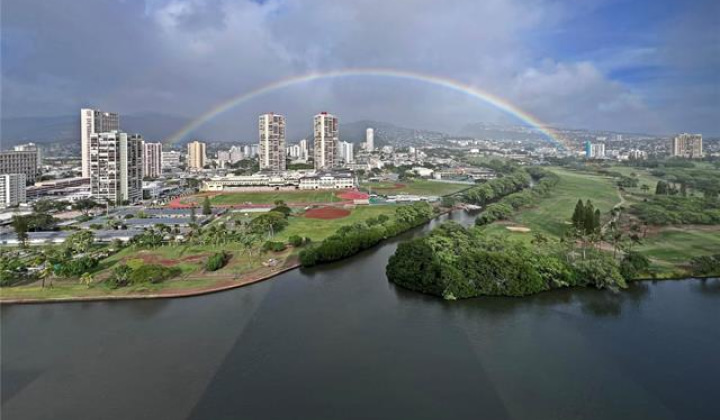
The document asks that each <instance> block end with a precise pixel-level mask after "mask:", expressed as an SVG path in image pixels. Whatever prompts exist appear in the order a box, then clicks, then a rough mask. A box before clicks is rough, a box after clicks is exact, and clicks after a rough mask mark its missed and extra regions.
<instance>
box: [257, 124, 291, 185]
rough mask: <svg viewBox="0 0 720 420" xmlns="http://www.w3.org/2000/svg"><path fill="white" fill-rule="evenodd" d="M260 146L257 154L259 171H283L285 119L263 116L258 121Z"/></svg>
mask: <svg viewBox="0 0 720 420" xmlns="http://www.w3.org/2000/svg"><path fill="white" fill-rule="evenodd" d="M258 129H259V133H260V144H259V148H258V154H259V158H260V170H263V171H274V172H279V171H284V170H285V168H286V166H285V117H283V116H282V115H279V114H273V113H269V114H263V115H261V116H260V118H259V119H258Z"/></svg>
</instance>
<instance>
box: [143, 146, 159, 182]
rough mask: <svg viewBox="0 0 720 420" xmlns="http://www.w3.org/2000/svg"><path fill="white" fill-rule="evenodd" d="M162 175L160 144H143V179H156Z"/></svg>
mask: <svg viewBox="0 0 720 420" xmlns="http://www.w3.org/2000/svg"><path fill="white" fill-rule="evenodd" d="M160 175H162V143H144V144H143V177H147V178H158V177H159V176H160Z"/></svg>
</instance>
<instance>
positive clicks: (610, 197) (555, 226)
mask: <svg viewBox="0 0 720 420" xmlns="http://www.w3.org/2000/svg"><path fill="white" fill-rule="evenodd" d="M552 171H553V172H555V173H556V174H557V175H558V176H559V177H560V182H559V183H558V185H557V186H555V188H554V189H553V191H552V193H551V195H550V196H549V197H545V198H543V199H542V200H540V202H539V203H538V205H537V206H534V207H531V208H529V209H525V210H522V211H521V212H520V213H518V214H516V215H515V216H514V217H513V218H512V219H511V221H512V222H514V223H516V224H519V225H522V226H525V227H528V228H530V229H531V230H532V231H533V232H542V233H545V234H550V235H552V236H555V237H559V236H561V235H562V234H563V233H564V232H565V230H566V229H567V226H568V222H569V221H570V218H571V217H572V213H573V211H574V210H575V203H577V200H578V199H582V200H583V201H585V200H588V199H590V200H591V201H592V203H593V205H594V206H595V208H599V209H600V211H601V212H602V213H603V214H604V215H606V214H607V212H609V211H610V209H611V208H612V207H613V206H614V205H615V204H617V203H619V202H620V198H619V197H618V192H617V188H616V187H615V184H614V182H613V180H612V179H608V178H603V177H599V176H594V175H590V174H587V173H580V172H573V171H567V170H564V169H557V168H553V169H552ZM496 226H499V225H496ZM492 229H493V231H494V232H499V231H500V229H504V230H507V229H505V227H504V226H499V228H498V227H493V228H492ZM513 236H518V237H529V236H531V234H527V233H513Z"/></svg>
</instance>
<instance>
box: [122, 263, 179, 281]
mask: <svg viewBox="0 0 720 420" xmlns="http://www.w3.org/2000/svg"><path fill="white" fill-rule="evenodd" d="M131 270H132V272H131V273H130V277H129V283H130V284H142V283H161V282H163V281H165V280H169V279H171V278H173V277H175V276H177V275H179V274H180V272H181V270H180V269H179V268H177V267H164V266H162V265H159V264H145V265H141V266H140V267H138V268H135V269H131Z"/></svg>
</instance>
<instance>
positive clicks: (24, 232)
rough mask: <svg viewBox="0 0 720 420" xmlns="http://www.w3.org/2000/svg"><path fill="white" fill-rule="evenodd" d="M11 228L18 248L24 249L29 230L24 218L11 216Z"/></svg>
mask: <svg viewBox="0 0 720 420" xmlns="http://www.w3.org/2000/svg"><path fill="white" fill-rule="evenodd" d="M12 226H13V229H15V235H17V240H18V242H19V243H20V247H21V248H25V247H26V246H27V241H28V229H29V226H28V221H27V218H26V217H25V216H13V218H12Z"/></svg>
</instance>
